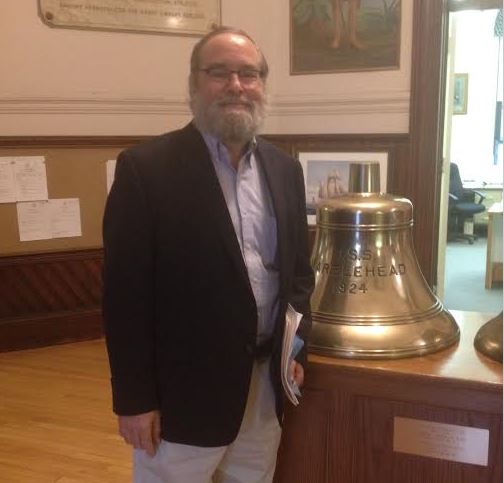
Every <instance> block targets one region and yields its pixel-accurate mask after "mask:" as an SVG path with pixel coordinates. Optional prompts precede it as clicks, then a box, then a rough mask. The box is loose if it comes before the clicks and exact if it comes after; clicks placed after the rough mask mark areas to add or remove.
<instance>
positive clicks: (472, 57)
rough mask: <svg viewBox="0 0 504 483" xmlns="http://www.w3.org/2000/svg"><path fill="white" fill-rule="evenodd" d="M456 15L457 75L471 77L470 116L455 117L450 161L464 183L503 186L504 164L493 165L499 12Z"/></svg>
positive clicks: (500, 89) (453, 119)
mask: <svg viewBox="0 0 504 483" xmlns="http://www.w3.org/2000/svg"><path fill="white" fill-rule="evenodd" d="M453 15H454V17H455V21H456V27H455V28H456V42H455V53H454V57H455V73H467V74H468V86H469V88H468V96H467V99H468V102H467V114H463V115H454V116H453V117H452V132H451V161H452V162H454V163H456V164H457V165H458V166H459V171H460V174H461V177H462V179H463V180H466V181H475V182H476V183H481V182H485V183H502V164H501V165H500V166H494V165H493V134H494V123H495V102H496V100H497V99H496V96H498V98H499V99H500V100H502V77H501V81H500V87H499V88H498V87H497V69H498V54H499V52H498V45H499V43H498V39H497V38H496V37H495V36H494V33H493V30H494V23H495V18H496V15H497V11H496V10H484V11H467V12H457V13H456V14H453ZM501 55H502V50H501ZM500 62H501V64H500V65H501V68H502V59H501V61H500Z"/></svg>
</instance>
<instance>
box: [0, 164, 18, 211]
mask: <svg viewBox="0 0 504 483" xmlns="http://www.w3.org/2000/svg"><path fill="white" fill-rule="evenodd" d="M15 201H16V183H15V182H14V158H13V157H0V203H14V202H15Z"/></svg>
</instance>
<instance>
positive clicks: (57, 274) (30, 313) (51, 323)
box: [0, 250, 103, 351]
mask: <svg viewBox="0 0 504 483" xmlns="http://www.w3.org/2000/svg"><path fill="white" fill-rule="evenodd" d="M102 265H103V253H102V250H82V251H78V252H62V253H47V254H38V255H26V256H19V257H3V258H0V301H1V303H0V351H6V350H14V349H23V348H29V347H38V346H43V345H50V344H55V343H62V342H69V341H75V340H83V339H91V338H96V337H100V336H101V335H102V319H101V291H102V288H101V271H102Z"/></svg>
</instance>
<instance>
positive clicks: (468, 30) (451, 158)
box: [437, 9, 503, 313]
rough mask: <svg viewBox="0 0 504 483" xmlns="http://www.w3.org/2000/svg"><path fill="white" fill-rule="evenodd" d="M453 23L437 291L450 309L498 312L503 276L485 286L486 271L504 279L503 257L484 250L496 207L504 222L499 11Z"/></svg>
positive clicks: (452, 18) (460, 15) (454, 15)
mask: <svg viewBox="0 0 504 483" xmlns="http://www.w3.org/2000/svg"><path fill="white" fill-rule="evenodd" d="M448 20H449V28H448V31H449V34H448V42H447V55H446V66H445V69H446V86H445V106H444V109H445V110H444V139H443V149H442V153H443V156H442V175H441V184H440V197H439V200H440V209H439V214H440V223H439V240H438V270H437V293H438V296H440V298H441V299H442V300H443V302H444V304H445V306H446V308H448V309H452V310H469V311H478V312H488V313H497V312H500V311H501V310H502V275H501V276H500V285H499V283H498V282H499V278H498V276H496V280H495V281H494V280H492V283H490V286H488V285H489V284H488V270H489V261H491V260H493V259H495V260H496V263H497V264H498V263H500V267H501V273H502V254H500V258H499V255H498V254H497V255H495V254H491V253H490V254H489V253H487V252H488V250H489V245H490V246H491V245H492V241H491V240H493V238H494V236H495V233H494V234H493V235H491V236H490V238H488V234H489V225H490V224H491V223H495V218H494V215H493V213H492V214H489V210H490V211H492V210H493V209H498V203H499V202H501V204H500V210H501V214H500V217H501V218H500V219H501V220H502V182H503V179H502V178H503V176H502V91H503V87H502V11H501V10H498V9H484V10H463V11H451V12H449V18H448ZM450 172H451V176H450ZM457 173H458V174H460V179H459V178H458V177H457V176H456V175H457ZM450 180H451V181H450ZM457 182H461V184H460V185H459V186H458V188H459V189H458V190H456V189H455V188H457V186H456V184H457ZM462 189H463V192H462V191H461V190H462ZM462 195H463V199H462ZM496 207H497V208H496ZM478 211H479V213H477V212H478ZM473 212H474V213H477V214H474V215H473V216H471V213H473ZM500 230H501V231H502V228H501V229H500ZM501 235H502V234H501ZM494 244H495V243H494ZM500 244H501V245H500V252H502V236H501V237H500ZM491 266H493V265H491ZM494 282H495V283H494Z"/></svg>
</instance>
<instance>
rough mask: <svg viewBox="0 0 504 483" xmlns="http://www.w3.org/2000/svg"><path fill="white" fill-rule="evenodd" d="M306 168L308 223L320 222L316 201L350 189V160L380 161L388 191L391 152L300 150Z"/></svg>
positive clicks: (383, 185)
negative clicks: (388, 168)
mask: <svg viewBox="0 0 504 483" xmlns="http://www.w3.org/2000/svg"><path fill="white" fill-rule="evenodd" d="M297 158H298V160H299V162H300V164H301V167H302V168H303V175H304V180H305V192H306V215H307V217H308V224H309V225H314V224H315V223H316V220H315V215H316V205H317V203H318V202H319V201H321V200H322V199H326V198H331V197H334V196H337V195H338V194H343V193H346V192H348V178H349V173H350V164H351V163H355V162H373V161H374V162H378V163H379V164H380V191H381V192H383V193H386V192H387V164H388V152H386V151H384V152H383V151H380V152H304V151H302V152H298V153H297Z"/></svg>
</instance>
